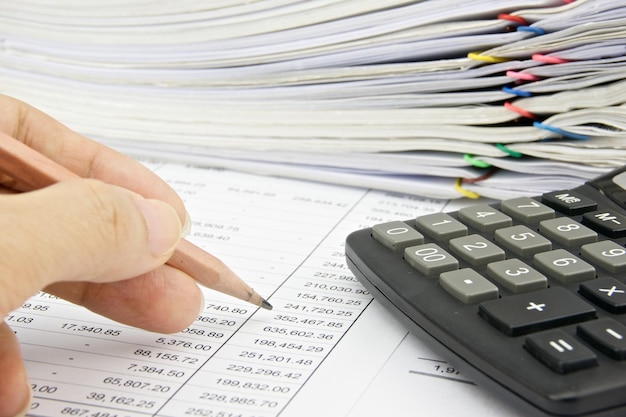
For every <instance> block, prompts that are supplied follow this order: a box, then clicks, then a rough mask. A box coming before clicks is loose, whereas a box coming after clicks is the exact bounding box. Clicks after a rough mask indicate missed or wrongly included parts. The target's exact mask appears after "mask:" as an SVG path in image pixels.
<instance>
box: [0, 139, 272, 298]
mask: <svg viewBox="0 0 626 417" xmlns="http://www.w3.org/2000/svg"><path fill="white" fill-rule="evenodd" d="M0 172H2V173H4V174H6V175H8V176H10V177H11V178H13V179H15V180H17V181H19V182H20V183H22V184H24V185H25V187H26V189H25V190H23V191H30V190H36V189H39V188H43V187H47V186H49V185H52V184H54V183H57V182H60V181H65V180H69V179H75V178H79V176H78V175H77V174H75V173H73V172H72V171H70V170H69V169H67V168H65V167H63V166H62V165H60V164H58V163H56V162H54V161H53V160H51V159H49V158H47V157H46V156H44V155H42V154H40V153H39V152H37V151H36V150H34V149H32V148H30V147H28V146H27V145H25V144H24V143H22V142H20V141H19V140H17V139H15V138H12V137H11V136H9V135H7V134H5V133H2V132H0ZM167 264H168V265H170V266H172V267H174V268H176V269H179V270H181V271H183V272H185V273H186V274H187V275H189V276H191V277H192V278H194V279H195V280H196V281H197V282H199V283H200V284H202V285H204V286H205V287H208V288H211V289H213V290H216V291H219V292H221V293H224V294H228V295H231V296H233V297H235V298H238V299H240V300H243V301H247V302H250V303H252V304H254V305H256V306H258V307H262V308H265V309H267V310H271V309H272V305H271V304H270V303H269V302H267V300H265V299H264V298H263V297H261V296H260V295H259V294H258V293H257V292H256V291H254V290H253V289H252V288H251V287H250V286H249V285H248V284H246V283H245V282H244V281H243V280H242V279H241V278H240V277H239V276H238V275H237V274H235V273H234V272H233V271H232V270H231V269H230V268H228V266H226V265H225V264H224V263H223V262H222V261H220V260H219V259H217V258H216V257H214V256H213V255H211V254H209V253H207V252H205V251H204V250H202V249H201V248H199V247H198V246H196V245H194V244H193V243H191V242H189V241H188V240H185V239H181V240H180V242H179V243H178V245H177V246H176V249H175V250H174V254H173V255H172V257H171V258H170V259H169V260H168V261H167Z"/></svg>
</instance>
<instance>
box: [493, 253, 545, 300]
mask: <svg viewBox="0 0 626 417" xmlns="http://www.w3.org/2000/svg"><path fill="white" fill-rule="evenodd" d="M487 275H488V276H489V277H490V278H491V279H493V280H494V281H495V282H497V283H498V284H500V285H502V286H503V287H504V288H506V289H507V290H509V291H511V292H514V293H521V292H527V291H535V290H540V289H542V288H546V287H547V286H548V279H547V278H546V277H545V276H544V275H543V274H541V273H539V272H538V271H537V270H535V269H533V268H531V267H530V266H528V265H526V264H525V263H524V262H522V261H520V260H519V259H515V258H514V259H507V260H505V261H499V262H492V263H490V264H489V265H487Z"/></svg>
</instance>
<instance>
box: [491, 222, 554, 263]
mask: <svg viewBox="0 0 626 417" xmlns="http://www.w3.org/2000/svg"><path fill="white" fill-rule="evenodd" d="M494 237H495V240H496V242H497V243H499V244H501V245H502V246H503V247H504V248H506V249H508V250H510V251H511V252H513V253H514V254H516V255H517V256H522V257H527V256H532V255H534V254H536V253H539V252H545V251H548V250H550V249H552V242H550V241H549V240H548V239H546V238H545V237H543V236H541V235H540V234H539V233H537V232H535V231H533V230H531V229H529V228H528V227H526V226H522V225H517V226H512V227H505V228H503V229H498V230H496V233H495V236H494Z"/></svg>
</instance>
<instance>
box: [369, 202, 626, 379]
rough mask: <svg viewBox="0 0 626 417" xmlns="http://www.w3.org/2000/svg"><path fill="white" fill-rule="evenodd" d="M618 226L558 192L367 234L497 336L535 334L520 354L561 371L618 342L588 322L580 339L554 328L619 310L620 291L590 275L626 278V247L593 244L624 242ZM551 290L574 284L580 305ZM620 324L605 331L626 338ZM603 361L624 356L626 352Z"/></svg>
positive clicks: (622, 304) (623, 302)
mask: <svg viewBox="0 0 626 417" xmlns="http://www.w3.org/2000/svg"><path fill="white" fill-rule="evenodd" d="M544 202H545V204H544ZM574 213H575V214H579V215H581V214H582V215H583V216H582V218H581V221H582V222H579V221H576V220H574V219H572V218H571V217H570V216H572V215H573V214H574ZM583 223H584V224H583ZM622 228H626V217H623V216H621V215H619V214H617V213H615V212H612V211H609V210H598V206H597V204H596V203H595V202H594V201H593V200H591V199H588V198H586V197H584V196H578V195H576V194H574V193H572V192H565V191H562V192H554V193H548V194H546V195H545V196H543V199H542V202H539V201H537V199H533V198H528V197H521V198H515V199H510V200H505V201H502V202H501V203H500V205H499V207H497V208H496V207H495V206H492V205H474V206H469V207H466V208H463V209H461V210H459V211H458V212H457V213H456V215H455V216H452V215H451V214H448V213H434V214H429V215H425V216H420V217H418V218H417V219H415V222H414V228H413V227H411V226H409V224H407V223H405V222H389V223H384V224H380V225H377V226H374V227H373V233H372V235H373V237H374V239H376V240H378V241H379V242H380V243H382V244H383V245H385V246H386V247H388V248H390V249H392V250H396V251H397V250H404V260H405V261H406V262H408V263H409V264H410V265H411V266H412V267H413V268H415V269H416V270H418V271H419V272H420V273H421V274H423V276H426V277H428V278H430V279H435V280H438V282H439V285H440V286H441V288H443V289H444V290H445V291H446V292H447V293H448V295H449V296H451V297H454V298H455V299H457V300H458V301H460V302H462V303H464V304H476V305H477V307H478V315H479V316H480V317H481V318H483V319H484V320H485V321H487V322H488V323H490V324H491V325H492V326H493V327H495V328H496V329H498V330H499V331H501V332H502V333H504V334H506V335H507V336H510V337H515V336H520V335H528V334H532V336H530V337H529V338H528V339H527V340H526V342H525V345H524V346H525V348H526V349H527V350H528V351H529V352H531V353H533V355H535V356H536V357H537V358H538V359H539V360H540V361H541V362H542V363H544V364H545V365H546V366H548V367H549V368H550V369H553V370H555V371H557V372H559V373H568V372H573V371H575V370H577V369H582V368H585V367H588V366H592V365H593V364H595V363H596V360H595V356H594V355H593V352H591V351H589V350H588V349H587V348H586V347H585V343H591V344H593V346H599V345H602V346H604V345H611V347H610V348H603V349H604V350H606V351H607V352H609V351H610V352H614V351H615V350H616V349H618V348H617V347H615V346H613V345H618V344H620V343H621V342H618V341H616V340H613V339H612V337H613V336H610V335H609V336H608V337H607V336H606V335H604V334H602V333H601V331H598V330H597V328H596V327H595V325H581V327H580V328H579V329H578V334H579V335H580V337H581V338H582V341H578V340H575V339H572V336H567V338H566V337H564V336H563V335H560V334H558V333H556V332H557V330H556V329H555V328H557V327H560V326H564V325H567V324H572V323H579V322H584V321H588V320H591V321H592V322H593V323H596V322H597V323H603V322H601V321H599V320H594V319H596V318H597V316H596V308H602V309H605V310H607V311H609V312H612V313H623V312H626V285H624V284H622V283H621V282H620V281H618V280H615V279H613V278H610V277H603V278H601V279H596V276H597V272H598V271H597V268H602V269H603V270H605V271H608V272H609V273H623V272H626V248H625V247H624V246H623V245H620V244H618V243H616V242H615V241H613V240H609V239H606V238H605V239H603V240H599V239H600V236H602V234H601V233H602V232H604V233H607V234H608V235H609V236H621V233H622V232H621V230H622ZM472 230H474V231H476V233H472V232H471V231H472ZM625 230H626V229H625ZM624 233H626V231H625V232H624ZM557 283H559V284H563V285H580V288H579V292H580V294H581V295H582V296H583V297H584V298H581V297H579V296H576V295H574V293H572V291H571V290H569V289H565V288H562V287H560V286H558V285H555V284H557ZM500 289H502V290H503V291H500ZM601 325H602V324H599V325H598V326H601ZM618 325H619V326H618ZM621 326H622V325H621V324H620V323H617V322H616V323H613V324H612V326H611V329H613V330H612V331H613V332H616V333H615V334H619V335H622V334H623V335H624V337H626V330H624V329H623V328H622V327H621ZM548 330H549V331H550V333H546V331H548ZM605 332H606V329H605ZM535 333H537V335H535ZM544 333H545V334H544ZM557 336H558V337H557ZM605 339H606V340H605ZM601 341H602V342H601ZM611 342H612V343H611ZM624 343H625V344H626V339H625V341H624ZM570 349H571V350H570ZM562 350H563V351H562ZM624 352H626V348H624ZM610 354H611V355H612V357H619V358H621V359H624V358H626V353H624V354H623V355H622V353H610Z"/></svg>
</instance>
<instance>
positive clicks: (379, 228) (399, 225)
mask: <svg viewBox="0 0 626 417" xmlns="http://www.w3.org/2000/svg"><path fill="white" fill-rule="evenodd" d="M372 236H373V237H374V239H376V240H377V241H378V242H380V243H382V244H383V245H385V246H386V247H388V248H389V249H392V250H395V251H402V250H404V248H406V247H407V246H415V245H419V244H421V243H424V236H423V235H422V234H421V233H420V232H418V231H417V230H415V229H413V228H412V227H411V226H409V225H408V224H406V223H404V222H400V221H395V222H388V223H381V224H377V225H375V226H374V227H372Z"/></svg>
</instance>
